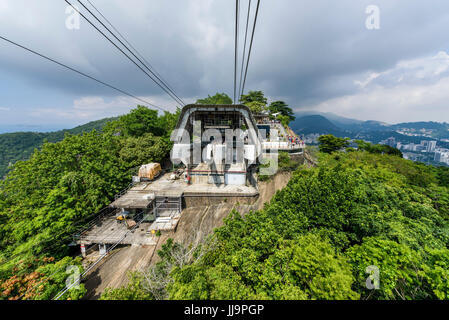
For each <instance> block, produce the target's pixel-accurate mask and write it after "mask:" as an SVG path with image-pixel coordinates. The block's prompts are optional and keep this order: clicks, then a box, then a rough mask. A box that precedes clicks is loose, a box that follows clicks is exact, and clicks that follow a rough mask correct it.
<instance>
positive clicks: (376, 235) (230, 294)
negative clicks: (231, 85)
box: [102, 142, 449, 300]
mask: <svg viewBox="0 0 449 320" xmlns="http://www.w3.org/2000/svg"><path fill="white" fill-rule="evenodd" d="M323 143H326V142H323ZM364 147H365V148H364V149H365V150H363V151H362V150H360V151H355V150H353V149H348V150H346V149H345V148H344V146H343V148H340V147H338V148H336V150H339V149H340V151H335V150H329V148H326V147H323V148H322V151H324V152H321V153H320V154H319V156H318V157H319V165H318V167H313V168H308V167H305V166H302V167H300V168H298V169H297V170H296V172H295V173H294V175H293V177H292V179H291V180H290V182H289V183H288V185H287V186H286V187H285V188H284V189H283V190H281V191H279V192H278V193H277V194H276V195H275V197H274V198H273V199H272V201H271V202H270V203H269V204H267V205H266V206H265V208H264V209H263V210H260V211H256V212H251V213H249V214H247V215H245V216H242V215H241V214H239V213H238V212H237V211H233V212H231V213H230V215H229V217H228V218H227V219H226V221H225V224H224V226H222V227H220V228H218V229H216V230H215V232H214V234H213V235H211V236H210V238H209V239H208V240H207V241H206V242H204V243H203V244H201V245H200V246H197V247H195V248H191V247H184V246H182V245H181V244H179V243H174V242H173V241H172V240H169V241H168V242H167V243H166V244H165V245H164V246H163V248H162V250H160V251H159V255H160V258H161V260H160V262H158V263H157V265H155V266H154V267H152V268H151V269H150V270H148V271H147V272H145V274H143V273H132V274H130V282H129V284H128V286H126V287H123V288H120V289H108V290H107V291H106V292H105V293H104V294H103V296H102V299H376V300H393V299H397V300H401V299H449V249H448V246H449V221H448V219H449V192H448V188H449V170H448V169H447V168H435V167H432V166H426V165H424V164H419V163H413V162H411V161H408V160H404V159H402V158H401V156H400V154H395V153H393V154H386V153H379V152H378V151H379V150H378V147H375V146H371V147H370V146H368V145H365V146H364ZM326 150H328V151H326ZM376 270H377V271H378V277H376ZM367 282H369V283H370V284H371V285H372V287H371V288H369V287H368V286H367ZM373 288H374V289H375V290H371V289H373Z"/></svg>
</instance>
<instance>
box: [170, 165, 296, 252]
mask: <svg viewBox="0 0 449 320" xmlns="http://www.w3.org/2000/svg"><path fill="white" fill-rule="evenodd" d="M290 177H291V173H278V174H277V175H276V176H274V177H273V178H272V179H270V180H269V181H264V182H259V198H258V199H257V201H256V202H255V203H254V204H238V203H237V204H232V203H229V204H228V203H226V202H223V203H220V204H214V205H209V206H198V207H191V208H188V209H185V210H184V211H183V212H182V215H181V219H180V220H179V223H178V226H177V229H176V231H175V232H173V233H172V234H171V235H170V237H171V238H173V239H174V240H175V241H176V242H179V243H182V244H184V245H189V244H190V243H192V242H193V243H198V242H200V241H202V240H204V239H205V238H206V237H207V236H208V235H209V234H211V233H212V232H213V230H214V229H215V228H218V227H220V226H222V225H223V220H224V218H226V217H227V216H228V215H229V213H230V212H231V211H232V209H235V210H237V211H238V212H240V213H241V214H243V215H245V214H246V213H248V212H250V211H256V210H260V209H262V208H263V207H264V205H265V203H267V202H269V201H270V200H271V198H272V197H273V196H274V195H275V194H276V191H278V190H280V189H282V188H284V187H285V186H286V185H287V183H288V181H289V180H290Z"/></svg>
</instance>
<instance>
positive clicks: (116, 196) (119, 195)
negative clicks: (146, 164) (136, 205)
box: [114, 182, 135, 200]
mask: <svg viewBox="0 0 449 320" xmlns="http://www.w3.org/2000/svg"><path fill="white" fill-rule="evenodd" d="M134 185H135V183H134V182H131V183H130V184H129V185H128V186H127V187H126V189H124V190H122V191H120V192H119V193H117V194H116V195H115V196H114V200H117V199H119V198H121V197H123V196H124V195H125V194H126V193H127V192H128V191H129V190H131V188H132V187H134Z"/></svg>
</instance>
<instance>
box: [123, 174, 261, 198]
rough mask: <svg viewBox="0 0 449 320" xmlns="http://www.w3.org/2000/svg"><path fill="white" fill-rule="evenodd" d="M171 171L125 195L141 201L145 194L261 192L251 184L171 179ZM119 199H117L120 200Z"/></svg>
mask: <svg viewBox="0 0 449 320" xmlns="http://www.w3.org/2000/svg"><path fill="white" fill-rule="evenodd" d="M170 175H171V174H170V173H168V174H166V175H164V176H162V177H160V178H159V179H157V180H155V181H152V182H140V183H137V184H136V185H135V186H134V187H133V188H131V189H130V190H129V191H128V194H129V195H128V194H127V195H125V196H124V197H127V199H132V198H136V199H138V200H139V201H140V199H143V197H144V196H145V195H148V194H151V193H154V194H156V195H165V194H173V193H176V194H177V195H184V196H194V195H197V196H218V197H254V196H257V195H258V194H259V193H258V191H257V189H256V188H254V187H251V186H233V185H215V184H191V185H188V184H187V183H186V182H185V181H184V180H182V179H178V180H169V177H170ZM119 200H120V199H118V200H117V201H119Z"/></svg>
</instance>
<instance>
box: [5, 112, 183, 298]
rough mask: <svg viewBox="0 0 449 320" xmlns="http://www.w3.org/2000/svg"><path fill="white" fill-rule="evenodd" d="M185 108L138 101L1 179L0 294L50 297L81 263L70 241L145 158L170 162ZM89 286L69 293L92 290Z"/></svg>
mask: <svg viewBox="0 0 449 320" xmlns="http://www.w3.org/2000/svg"><path fill="white" fill-rule="evenodd" d="M178 115H179V112H178V113H176V114H171V113H165V114H164V115H158V113H157V111H154V110H150V109H148V108H146V107H141V106H139V107H137V108H136V109H134V110H133V111H131V112H130V113H129V114H127V115H124V116H122V117H120V118H118V119H117V120H114V121H110V122H108V123H107V124H106V126H105V127H104V128H103V130H102V132H99V131H97V130H93V131H91V132H84V133H80V134H75V135H74V134H68V133H66V136H65V138H64V139H63V140H62V141H61V142H57V143H50V142H46V143H44V144H43V146H42V148H41V149H40V150H35V151H34V153H33V154H32V156H31V157H30V159H29V160H27V161H18V162H16V163H15V164H14V165H13V166H12V168H11V170H10V172H9V173H8V174H7V176H6V177H5V179H4V180H3V181H0V252H1V253H0V299H50V298H52V297H53V296H54V295H55V294H56V293H57V292H58V291H59V290H61V289H62V288H64V286H65V281H66V278H67V276H68V275H67V274H66V269H67V268H68V267H69V268H70V266H81V263H80V259H79V258H71V256H72V255H70V253H71V252H70V250H69V247H67V244H68V243H69V242H70V241H71V234H72V233H73V232H75V231H77V230H79V228H81V227H82V226H83V225H84V224H85V223H86V222H87V221H88V220H89V218H91V217H92V215H93V214H95V213H96V212H97V211H98V210H100V209H101V208H103V207H104V206H106V205H107V204H108V203H109V202H110V201H111V199H113V198H114V195H115V194H116V193H118V192H119V191H121V190H122V189H124V188H125V187H126V186H127V185H128V184H129V183H130V181H131V176H132V175H133V173H135V171H136V170H137V168H138V166H140V165H141V164H143V163H149V162H153V161H157V162H160V161H162V160H163V159H164V158H165V157H166V156H167V155H168V153H169V151H170V149H171V142H170V139H169V135H170V133H171V131H172V129H173V128H174V126H175V124H176V121H177V118H178ZM84 291H85V289H84V287H83V286H82V285H81V286H79V288H77V289H75V290H71V291H70V293H69V294H66V296H65V297H64V298H70V299H77V298H79V297H81V296H82V295H83V294H84Z"/></svg>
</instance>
